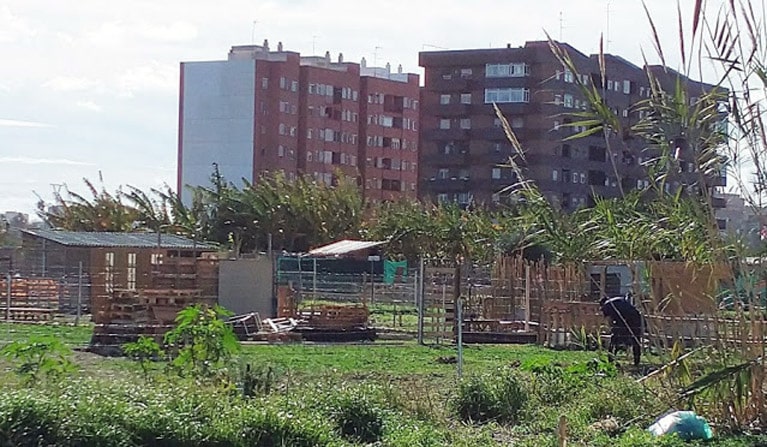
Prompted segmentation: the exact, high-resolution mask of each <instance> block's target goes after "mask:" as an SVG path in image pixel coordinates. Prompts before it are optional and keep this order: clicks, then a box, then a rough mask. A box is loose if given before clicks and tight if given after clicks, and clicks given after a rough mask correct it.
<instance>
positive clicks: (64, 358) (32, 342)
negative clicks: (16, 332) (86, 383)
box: [0, 336, 74, 383]
mask: <svg viewBox="0 0 767 447" xmlns="http://www.w3.org/2000/svg"><path fill="white" fill-rule="evenodd" d="M71 354H72V350H71V349H69V348H68V347H67V346H65V345H64V344H62V343H61V342H60V341H59V340H58V339H57V338H54V337H52V336H32V337H30V338H29V341H26V342H23V341H14V342H11V343H9V344H7V345H6V346H5V347H3V349H1V350H0V355H2V356H3V357H6V358H8V359H9V360H10V361H11V362H12V363H14V364H15V371H16V373H17V374H18V375H19V376H21V377H22V378H23V379H24V380H25V381H26V382H27V383H34V382H36V381H37V380H39V379H40V378H41V377H43V376H44V377H48V378H56V377H60V376H62V375H64V374H66V373H69V372H71V371H72V370H73V369H74V365H72V362H71V361H70V360H69V357H70V355H71Z"/></svg>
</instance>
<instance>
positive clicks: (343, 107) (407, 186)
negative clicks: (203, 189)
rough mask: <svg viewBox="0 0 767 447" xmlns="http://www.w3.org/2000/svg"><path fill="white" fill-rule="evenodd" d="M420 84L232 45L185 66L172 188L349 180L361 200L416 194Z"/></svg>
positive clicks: (360, 67)
mask: <svg viewBox="0 0 767 447" xmlns="http://www.w3.org/2000/svg"><path fill="white" fill-rule="evenodd" d="M419 94H420V92H419V77H418V75H416V74H410V73H402V70H401V68H400V69H398V70H397V72H392V70H391V69H390V66H389V65H388V64H387V66H386V67H367V66H366V63H365V61H364V59H363V61H362V62H361V63H360V64H357V63H351V62H345V61H344V60H343V55H341V54H339V55H338V58H337V59H336V60H331V57H330V54H329V53H328V52H326V53H325V55H324V56H301V55H300V54H299V53H297V52H292V51H285V50H284V49H283V47H282V43H279V44H278V45H277V48H276V50H271V49H270V48H269V44H268V42H267V41H264V44H263V45H244V46H234V47H232V48H231V50H230V51H229V55H228V58H227V60H224V61H206V62H183V63H182V64H181V75H180V95H179V97H180V99H179V137H178V142H179V143H178V184H177V188H178V191H179V192H180V193H181V195H182V199H183V200H184V201H186V202H188V201H189V200H190V199H191V197H190V193H189V191H188V188H186V186H187V185H190V186H199V185H208V184H209V178H210V175H211V172H212V166H213V164H216V165H217V166H218V168H219V171H220V172H221V174H222V175H223V176H224V177H225V178H226V179H227V180H229V181H232V182H234V183H235V184H240V179H243V178H244V179H246V180H248V181H250V182H256V181H257V180H258V177H259V176H260V175H261V173H263V172H266V171H282V172H284V173H285V174H286V175H287V176H288V178H294V177H295V176H296V175H302V174H308V175H311V176H313V177H314V178H315V179H316V180H317V181H321V182H324V183H327V184H332V183H333V182H334V181H335V180H336V178H335V176H336V175H337V174H339V173H340V174H341V175H344V176H346V177H349V178H353V179H354V180H355V181H357V183H358V184H359V185H360V188H361V191H362V192H363V195H364V196H365V198H366V200H369V201H382V200H396V199H398V198H400V197H413V198H414V197H416V195H417V178H418V174H417V163H418V153H417V148H418V127H417V126H418V122H417V118H418V113H419V112H418V97H419Z"/></svg>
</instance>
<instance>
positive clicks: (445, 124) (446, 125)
mask: <svg viewBox="0 0 767 447" xmlns="http://www.w3.org/2000/svg"><path fill="white" fill-rule="evenodd" d="M439 128H440V129H450V120H449V119H447V118H442V119H441V120H439Z"/></svg>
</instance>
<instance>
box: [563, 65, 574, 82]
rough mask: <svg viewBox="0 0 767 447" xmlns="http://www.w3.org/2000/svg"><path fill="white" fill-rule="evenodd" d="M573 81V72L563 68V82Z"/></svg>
mask: <svg viewBox="0 0 767 447" xmlns="http://www.w3.org/2000/svg"><path fill="white" fill-rule="evenodd" d="M573 81H575V79H574V78H573V72H572V71H570V70H569V69H567V68H565V82H568V83H570V84H572V83H573Z"/></svg>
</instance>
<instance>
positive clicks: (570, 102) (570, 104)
mask: <svg viewBox="0 0 767 447" xmlns="http://www.w3.org/2000/svg"><path fill="white" fill-rule="evenodd" d="M564 105H565V107H567V108H572V107H573V95H570V94H567V93H565V96H564Z"/></svg>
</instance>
